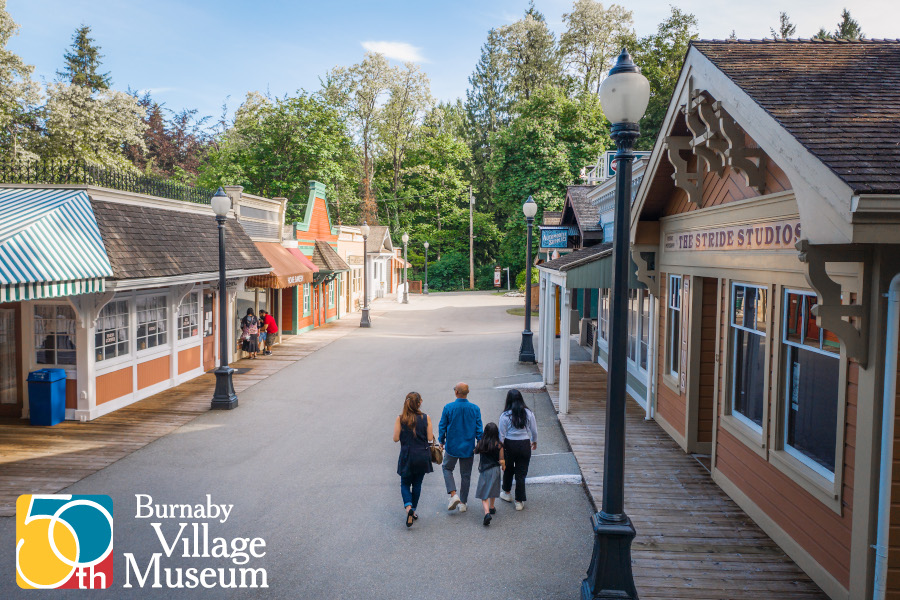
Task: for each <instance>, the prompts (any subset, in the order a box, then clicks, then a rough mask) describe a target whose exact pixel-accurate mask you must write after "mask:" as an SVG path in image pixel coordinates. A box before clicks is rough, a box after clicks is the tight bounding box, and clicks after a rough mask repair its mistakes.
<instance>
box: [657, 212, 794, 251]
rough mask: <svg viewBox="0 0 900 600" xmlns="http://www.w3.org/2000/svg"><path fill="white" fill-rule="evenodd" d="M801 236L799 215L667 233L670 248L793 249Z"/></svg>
mask: <svg viewBox="0 0 900 600" xmlns="http://www.w3.org/2000/svg"><path fill="white" fill-rule="evenodd" d="M799 239H800V221H799V220H797V219H791V220H781V221H769V222H765V223H753V224H750V225H730V226H728V227H708V228H703V229H691V230H690V231H673V232H671V233H667V234H666V246H665V247H666V252H697V251H701V252H702V251H705V250H793V249H794V244H796V243H797V240H799Z"/></svg>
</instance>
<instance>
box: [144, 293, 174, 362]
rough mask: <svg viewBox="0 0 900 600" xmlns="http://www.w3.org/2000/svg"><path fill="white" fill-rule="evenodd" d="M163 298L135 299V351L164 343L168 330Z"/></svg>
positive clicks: (146, 297) (164, 298) (164, 299)
mask: <svg viewBox="0 0 900 600" xmlns="http://www.w3.org/2000/svg"><path fill="white" fill-rule="evenodd" d="M167 304H168V303H167V302H166V297H165V296H138V297H137V349H138V350H139V351H140V350H148V349H150V348H155V347H156V346H162V345H165V343H166V339H167V337H166V333H167V330H168V327H167V325H168V323H167V316H166V311H167V309H168V307H167Z"/></svg>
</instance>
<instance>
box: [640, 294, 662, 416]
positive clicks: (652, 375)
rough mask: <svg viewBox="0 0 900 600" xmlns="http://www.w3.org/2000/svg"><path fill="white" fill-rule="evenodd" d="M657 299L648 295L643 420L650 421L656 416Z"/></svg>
mask: <svg viewBox="0 0 900 600" xmlns="http://www.w3.org/2000/svg"><path fill="white" fill-rule="evenodd" d="M658 304H659V300H658V299H657V298H656V297H655V296H654V295H652V294H651V295H650V364H649V365H647V367H648V368H647V398H646V406H645V407H644V409H645V412H646V414H645V415H644V420H646V421H650V420H652V419H653V418H654V417H655V416H656V411H655V410H654V406H653V399H654V398H655V397H656V370H657V369H658V368H659V364H658V361H659V348H658V346H659V340H658V339H657V338H658V337H659V323H658V322H657V321H658V320H659V306H658Z"/></svg>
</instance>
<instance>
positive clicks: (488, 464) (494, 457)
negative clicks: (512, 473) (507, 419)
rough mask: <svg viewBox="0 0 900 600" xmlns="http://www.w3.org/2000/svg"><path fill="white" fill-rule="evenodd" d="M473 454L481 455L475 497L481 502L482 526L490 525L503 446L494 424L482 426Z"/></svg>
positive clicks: (496, 494) (501, 467)
mask: <svg viewBox="0 0 900 600" xmlns="http://www.w3.org/2000/svg"><path fill="white" fill-rule="evenodd" d="M475 454H480V455H481V460H480V461H479V464H478V487H476V488H475V497H476V498H478V499H479V500H481V504H482V506H483V507H484V521H482V522H483V523H484V526H485V527H487V526H488V525H490V524H491V519H493V518H494V515H495V514H496V513H497V509H496V508H494V500H496V499H497V497H498V496H499V495H500V471H501V469H503V465H504V464H505V461H504V460H503V445H502V444H501V443H500V431H499V429H498V428H497V424H496V423H488V424H487V425H485V426H484V433H483V434H482V436H481V439H480V440H478V443H477V444H475Z"/></svg>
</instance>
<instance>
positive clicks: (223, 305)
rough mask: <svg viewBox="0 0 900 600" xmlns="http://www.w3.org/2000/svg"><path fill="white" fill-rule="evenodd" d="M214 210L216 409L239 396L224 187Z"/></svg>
mask: <svg viewBox="0 0 900 600" xmlns="http://www.w3.org/2000/svg"><path fill="white" fill-rule="evenodd" d="M210 204H211V205H212V209H213V212H214V213H216V222H217V223H218V224H219V358H220V364H219V366H218V367H217V368H216V391H215V392H214V393H213V399H212V403H211V406H210V408H213V409H216V410H231V409H232V408H237V405H238V398H237V394H235V393H234V383H233V382H232V379H231V376H232V375H233V374H234V369H232V368H231V367H229V366H228V317H227V314H226V313H227V311H228V302H227V298H226V296H227V291H226V289H225V288H226V284H225V218H226V216H227V215H228V210H229V209H230V208H231V198H229V197H228V195H227V194H225V191H224V190H223V189H222V188H219V189H218V191H216V193H215V194H214V195H213V197H212V199H211V200H210Z"/></svg>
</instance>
